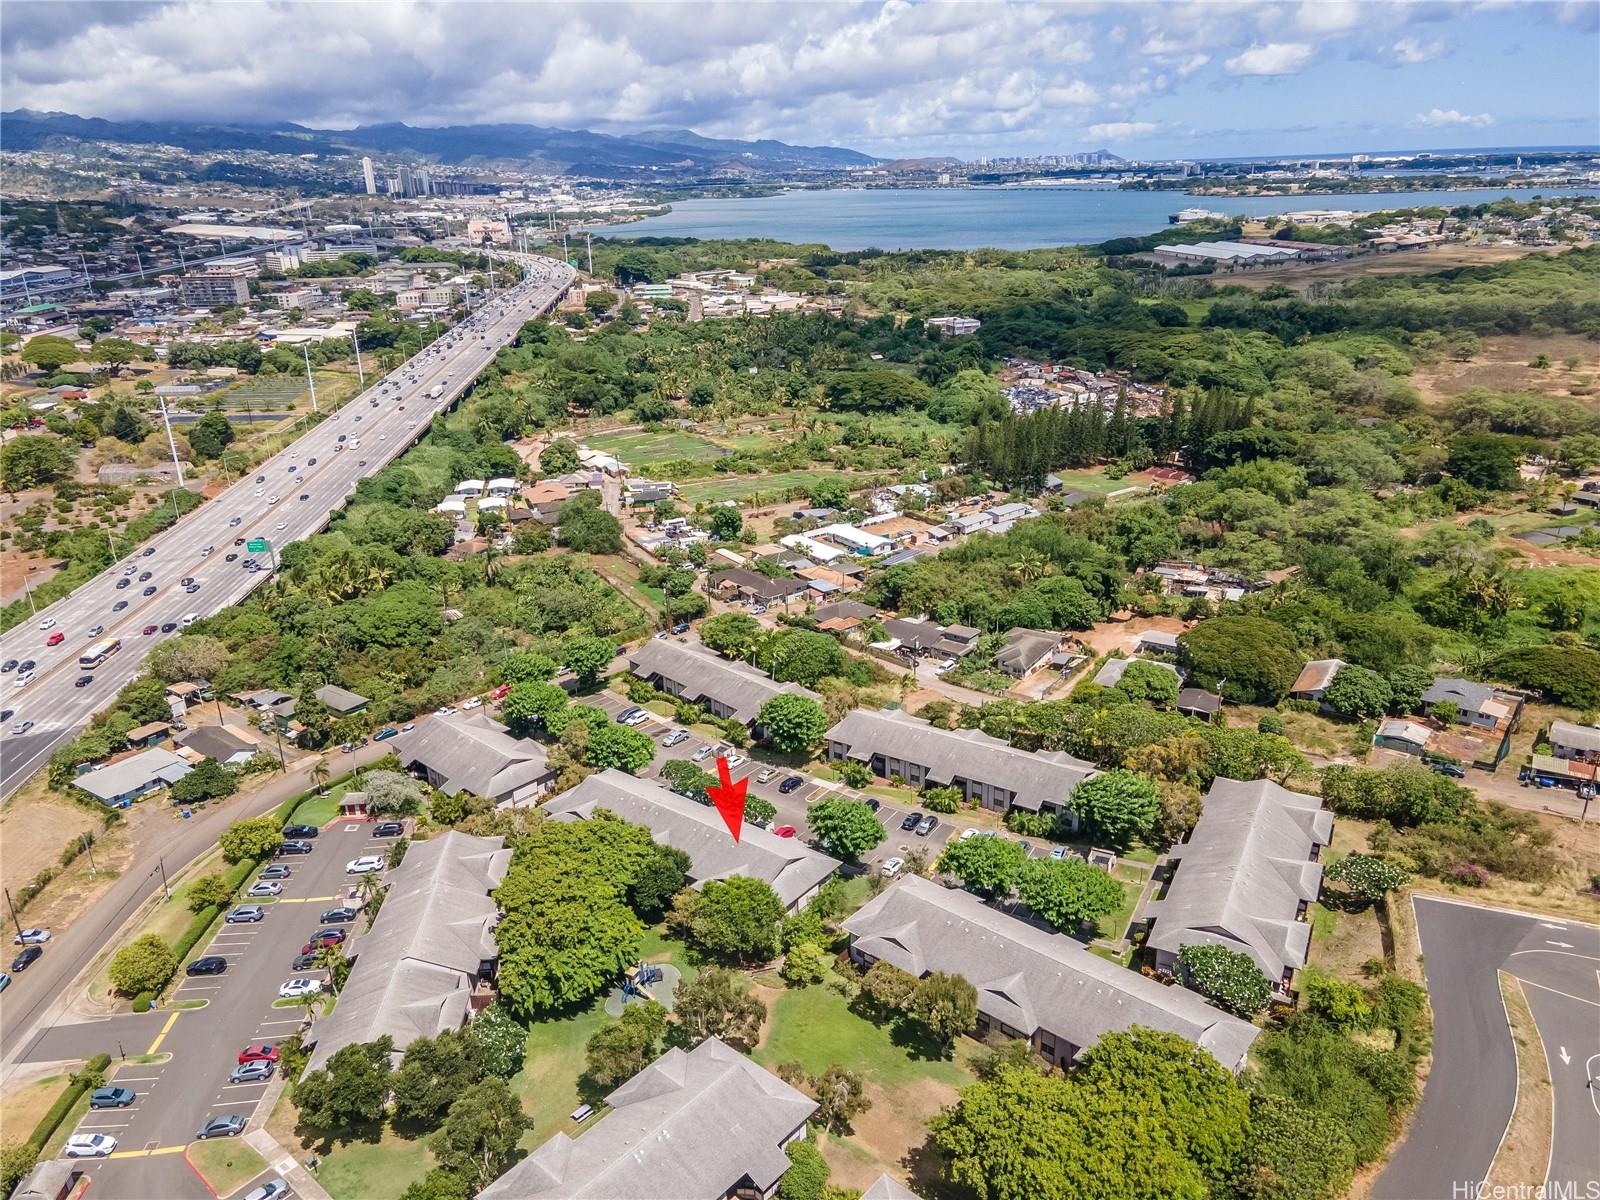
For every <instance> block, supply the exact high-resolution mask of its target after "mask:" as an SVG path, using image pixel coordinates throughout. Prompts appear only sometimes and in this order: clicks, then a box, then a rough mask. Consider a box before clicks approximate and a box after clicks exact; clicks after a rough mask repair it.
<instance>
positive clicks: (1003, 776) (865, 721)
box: [827, 708, 1097, 812]
mask: <svg viewBox="0 0 1600 1200" xmlns="http://www.w3.org/2000/svg"><path fill="white" fill-rule="evenodd" d="M827 738H828V741H830V742H836V743H839V744H841V745H843V746H845V747H846V748H847V750H846V753H847V755H848V757H850V758H853V759H856V760H858V761H860V762H869V761H870V760H871V759H872V757H873V755H875V754H881V755H886V756H888V757H891V758H898V759H900V760H901V761H902V762H914V763H919V764H921V765H922V766H924V767H926V768H927V770H928V778H927V782H928V783H931V784H934V785H937V786H940V787H943V786H945V785H947V784H949V783H950V782H951V781H952V780H955V779H967V780H972V781H982V782H984V783H987V784H990V785H992V786H995V787H1001V788H1004V789H1005V790H1006V791H1008V792H1010V793H1012V796H1013V799H1012V801H1011V803H1012V805H1013V806H1015V807H1017V808H1025V809H1028V810H1030V811H1032V812H1037V811H1039V808H1040V806H1041V805H1042V804H1044V803H1054V804H1066V803H1067V802H1068V797H1070V796H1071V795H1072V790H1073V789H1074V788H1076V787H1077V786H1078V785H1079V784H1080V783H1082V782H1083V781H1084V780H1085V779H1087V778H1088V777H1089V776H1091V775H1094V774H1097V772H1096V771H1095V768H1094V764H1092V763H1087V762H1084V761H1083V759H1081V758H1073V757H1072V756H1071V755H1070V754H1066V753H1064V752H1063V751H1060V750H1038V751H1028V750H1018V749H1017V748H1016V747H1015V746H1013V745H1011V744H1010V743H1008V742H1002V741H1001V740H1000V739H999V738H995V737H990V736H989V735H988V734H986V733H982V732H980V731H979V730H976V729H940V728H938V727H937V726H934V725H930V724H928V723H927V722H926V721H919V720H918V719H917V718H916V717H913V716H910V715H909V714H907V713H904V712H889V711H880V712H872V711H870V710H867V709H860V708H858V709H855V710H854V711H852V712H849V713H846V714H845V717H844V720H842V721H840V722H839V723H838V724H837V725H835V726H834V727H833V728H832V729H830V730H828V733H827Z"/></svg>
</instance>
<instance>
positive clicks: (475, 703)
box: [461, 696, 483, 712]
mask: <svg viewBox="0 0 1600 1200" xmlns="http://www.w3.org/2000/svg"><path fill="white" fill-rule="evenodd" d="M461 707H462V709H464V710H465V711H467V712H471V711H472V710H473V709H475V708H482V707H483V697H482V696H474V697H473V698H472V699H471V700H468V701H467V702H466V703H465V704H463V705H462V706H461Z"/></svg>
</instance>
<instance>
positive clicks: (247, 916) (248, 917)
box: [222, 904, 267, 925]
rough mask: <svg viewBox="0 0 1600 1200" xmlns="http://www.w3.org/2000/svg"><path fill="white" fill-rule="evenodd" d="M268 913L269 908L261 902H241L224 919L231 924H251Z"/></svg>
mask: <svg viewBox="0 0 1600 1200" xmlns="http://www.w3.org/2000/svg"><path fill="white" fill-rule="evenodd" d="M266 915H267V910H266V909H264V908H262V907H261V906H260V905H259V904H241V905H240V906H239V907H238V908H236V909H234V910H233V911H232V912H230V913H229V914H228V915H227V916H225V917H223V918H222V919H223V921H224V922H225V923H226V924H229V925H249V924H253V923H254V922H256V921H260V920H262V919H263V918H265V917H266Z"/></svg>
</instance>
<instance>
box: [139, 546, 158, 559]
mask: <svg viewBox="0 0 1600 1200" xmlns="http://www.w3.org/2000/svg"><path fill="white" fill-rule="evenodd" d="M155 552H156V548H155V547H154V546H146V547H145V548H144V549H143V550H141V551H139V557H140V558H149V557H150V556H151V555H152V554H154V553H155Z"/></svg>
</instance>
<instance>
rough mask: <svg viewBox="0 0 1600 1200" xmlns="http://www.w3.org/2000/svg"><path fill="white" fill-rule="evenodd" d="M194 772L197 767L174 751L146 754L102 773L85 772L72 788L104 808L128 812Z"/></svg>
mask: <svg viewBox="0 0 1600 1200" xmlns="http://www.w3.org/2000/svg"><path fill="white" fill-rule="evenodd" d="M192 770H194V767H192V766H191V765H190V764H189V763H188V761H187V760H185V759H184V758H183V757H182V756H181V755H178V754H174V753H173V752H172V751H171V750H145V751H143V752H142V753H140V754H135V755H132V756H130V757H128V758H124V759H122V760H121V761H120V762H113V763H107V764H106V765H105V766H103V767H100V768H99V769H98V770H92V771H85V772H84V773H83V774H82V775H79V776H78V777H77V778H75V779H74V780H73V781H72V785H73V786H74V787H75V788H77V789H78V790H79V791H81V792H88V793H89V795H91V796H93V797H94V798H95V799H96V800H98V801H100V803H101V804H106V805H110V806H111V807H112V808H126V807H127V806H128V805H129V804H130V803H131V802H133V801H134V800H137V799H138V798H139V797H140V796H143V795H146V794H148V793H150V792H153V791H156V790H157V789H159V788H164V787H166V786H167V785H169V784H173V783H177V782H178V780H180V779H182V778H183V777H184V776H185V775H187V774H188V773H189V772H190V771H192Z"/></svg>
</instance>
